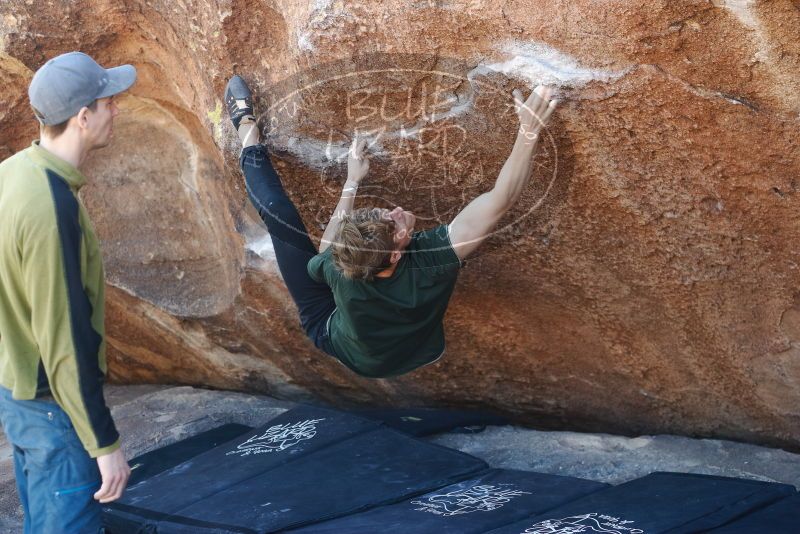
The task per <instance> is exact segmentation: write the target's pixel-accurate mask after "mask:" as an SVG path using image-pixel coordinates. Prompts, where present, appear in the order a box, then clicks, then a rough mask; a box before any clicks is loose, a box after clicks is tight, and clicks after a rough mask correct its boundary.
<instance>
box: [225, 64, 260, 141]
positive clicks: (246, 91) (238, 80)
mask: <svg viewBox="0 0 800 534" xmlns="http://www.w3.org/2000/svg"><path fill="white" fill-rule="evenodd" d="M237 100H238V101H239V103H237ZM242 101H244V104H243V105H240V103H241V102H242ZM225 107H227V108H228V115H230V117H231V122H232V123H233V127H234V128H236V130H237V131H238V130H239V125H240V124H241V123H242V119H244V118H246V117H250V118H251V119H252V120H253V122H254V123H255V122H256V116H255V114H254V113H253V94H252V93H251V92H250V88H249V87H247V83H245V81H244V80H243V79H242V77H241V76H239V75H238V74H237V75H236V76H234V77H233V78H231V79H230V80H228V85H227V86H226V87H225Z"/></svg>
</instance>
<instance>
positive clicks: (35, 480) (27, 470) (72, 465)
mask: <svg viewBox="0 0 800 534" xmlns="http://www.w3.org/2000/svg"><path fill="white" fill-rule="evenodd" d="M0 423H2V425H3V430H4V431H5V434H6V437H7V438H8V441H9V443H11V445H12V446H13V448H14V473H15V475H16V479H17V491H18V492H19V499H20V501H22V508H23V510H24V511H25V534H42V533H46V534H60V533H65V534H66V533H69V534H71V533H81V534H82V533H91V534H97V533H98V532H102V530H101V528H102V526H101V507H100V503H98V502H97V501H95V500H94V493H95V492H96V491H97V490H98V489H99V488H100V471H99V470H98V468H97V460H95V459H94V458H91V457H90V456H89V454H88V453H87V452H86V450H85V449H84V448H83V445H82V444H81V442H80V440H79V439H78V435H77V434H76V433H75V428H74V427H73V426H72V423H71V422H70V420H69V417H68V416H67V414H66V413H65V412H64V410H62V409H61V408H60V407H59V406H58V404H56V403H55V402H54V401H52V400H44V399H36V400H14V399H13V398H12V397H11V392H10V391H9V390H7V389H6V388H4V387H0Z"/></svg>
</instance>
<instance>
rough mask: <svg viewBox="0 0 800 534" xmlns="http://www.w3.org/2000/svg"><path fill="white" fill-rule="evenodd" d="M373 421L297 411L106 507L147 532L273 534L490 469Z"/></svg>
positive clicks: (158, 477)
mask: <svg viewBox="0 0 800 534" xmlns="http://www.w3.org/2000/svg"><path fill="white" fill-rule="evenodd" d="M486 468H487V466H486V464H485V463H484V462H482V461H481V460H478V459H477V458H474V457H472V456H469V455H467V454H464V453H461V452H458V451H454V450H451V449H447V448H444V447H440V446H437V445H433V444H430V443H426V442H423V441H420V440H417V439H414V438H412V437H410V436H407V435H405V434H402V433H400V432H397V431H394V430H391V429H388V428H385V427H383V426H382V425H380V424H379V423H377V422H374V421H368V420H365V419H361V418H358V417H353V416H350V415H347V414H343V413H340V412H335V411H332V410H324V409H320V408H311V407H302V408H295V409H293V410H290V411H289V412H286V413H284V414H282V415H281V416H279V417H277V418H275V419H273V420H272V421H270V422H269V423H268V424H267V425H265V426H264V427H261V428H259V429H255V430H253V431H252V432H249V433H248V434H245V435H243V436H241V437H240V438H238V439H237V440H234V441H232V442H229V443H226V444H224V445H222V446H220V447H217V448H215V449H213V450H211V451H208V452H206V453H204V454H201V455H199V456H196V457H195V458H193V459H191V460H189V461H187V462H184V463H183V464H180V465H178V466H176V467H174V468H172V469H169V470H167V471H165V472H162V473H160V474H159V475H156V476H154V477H152V478H150V479H148V480H145V481H144V482H142V483H140V484H138V485H137V486H136V487H135V488H132V489H131V491H129V492H128V493H126V495H125V496H124V497H123V499H122V501H121V502H119V503H115V504H114V505H112V506H110V507H109V508H111V509H113V510H114V512H115V513H116V514H118V515H120V516H121V517H122V519H124V520H133V519H136V518H139V519H140V522H141V525H143V527H141V528H147V529H149V530H145V531H149V532H158V533H172V532H175V533H177V532H273V531H276V530H280V529H285V528H290V527H295V526H301V525H305V524H309V523H313V522H317V521H321V520H326V519H331V518H334V517H339V516H342V515H346V514H350V513H355V512H359V511H362V510H365V509H368V508H371V507H374V506H379V505H382V504H387V503H393V502H397V501H400V500H403V499H405V498H407V497H410V496H412V495H417V494H421V493H425V492H428V491H431V490H433V489H435V488H440V487H442V486H446V485H449V484H452V483H454V482H457V481H459V480H463V479H465V478H467V477H469V476H472V475H475V474H476V473H478V472H481V471H484V470H486Z"/></svg>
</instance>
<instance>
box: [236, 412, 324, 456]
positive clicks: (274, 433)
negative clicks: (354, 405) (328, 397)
mask: <svg viewBox="0 0 800 534" xmlns="http://www.w3.org/2000/svg"><path fill="white" fill-rule="evenodd" d="M324 420H325V419H324V418H323V419H307V420H305V421H299V422H297V423H286V424H283V425H275V426H271V427H269V428H268V429H267V431H266V432H264V433H263V434H261V435H260V436H253V437H252V438H250V439H248V440H247V441H245V442H244V443H242V444H240V445H239V446H238V447H236V450H233V451H230V452H229V453H227V456H230V455H231V454H238V455H241V456H242V457H245V456H250V455H251V454H264V453H268V452H280V451H283V450H286V449H288V448H289V447H292V446H294V445H297V444H298V443H300V442H301V441H305V440H307V439H311V438H313V437H314V436H316V435H317V423H319V422H321V421H324Z"/></svg>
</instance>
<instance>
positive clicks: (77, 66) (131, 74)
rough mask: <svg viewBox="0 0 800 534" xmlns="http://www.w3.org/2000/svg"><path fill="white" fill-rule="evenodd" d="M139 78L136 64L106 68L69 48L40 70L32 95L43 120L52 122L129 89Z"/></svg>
mask: <svg viewBox="0 0 800 534" xmlns="http://www.w3.org/2000/svg"><path fill="white" fill-rule="evenodd" d="M135 81H136V68H135V67H134V66H133V65H122V66H120V67H114V68H111V69H104V68H103V67H101V66H100V65H98V64H97V62H96V61H95V60H93V59H92V58H91V57H89V56H87V55H86V54H84V53H83V52H69V53H67V54H62V55H60V56H58V57H54V58H53V59H51V60H50V61H48V62H47V63H45V64H44V65H42V66H41V67H40V68H39V70H37V71H36V74H34V75H33V80H31V85H30V87H29V88H28V97H29V98H30V100H31V106H33V108H34V110H35V111H36V112H37V113H36V118H37V119H39V122H41V123H42V124H45V125H48V126H52V125H54V124H61V123H62V122H64V121H66V120H68V119H69V118H71V117H74V116H75V115H77V114H78V112H79V111H80V110H81V108H83V107H84V106H88V105H89V104H91V103H92V102H94V101H95V100H97V99H98V98H105V97H108V96H112V95H115V94H117V93H121V92H122V91H125V90H126V89H128V88H130V86H132V85H133V84H134V82H135Z"/></svg>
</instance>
